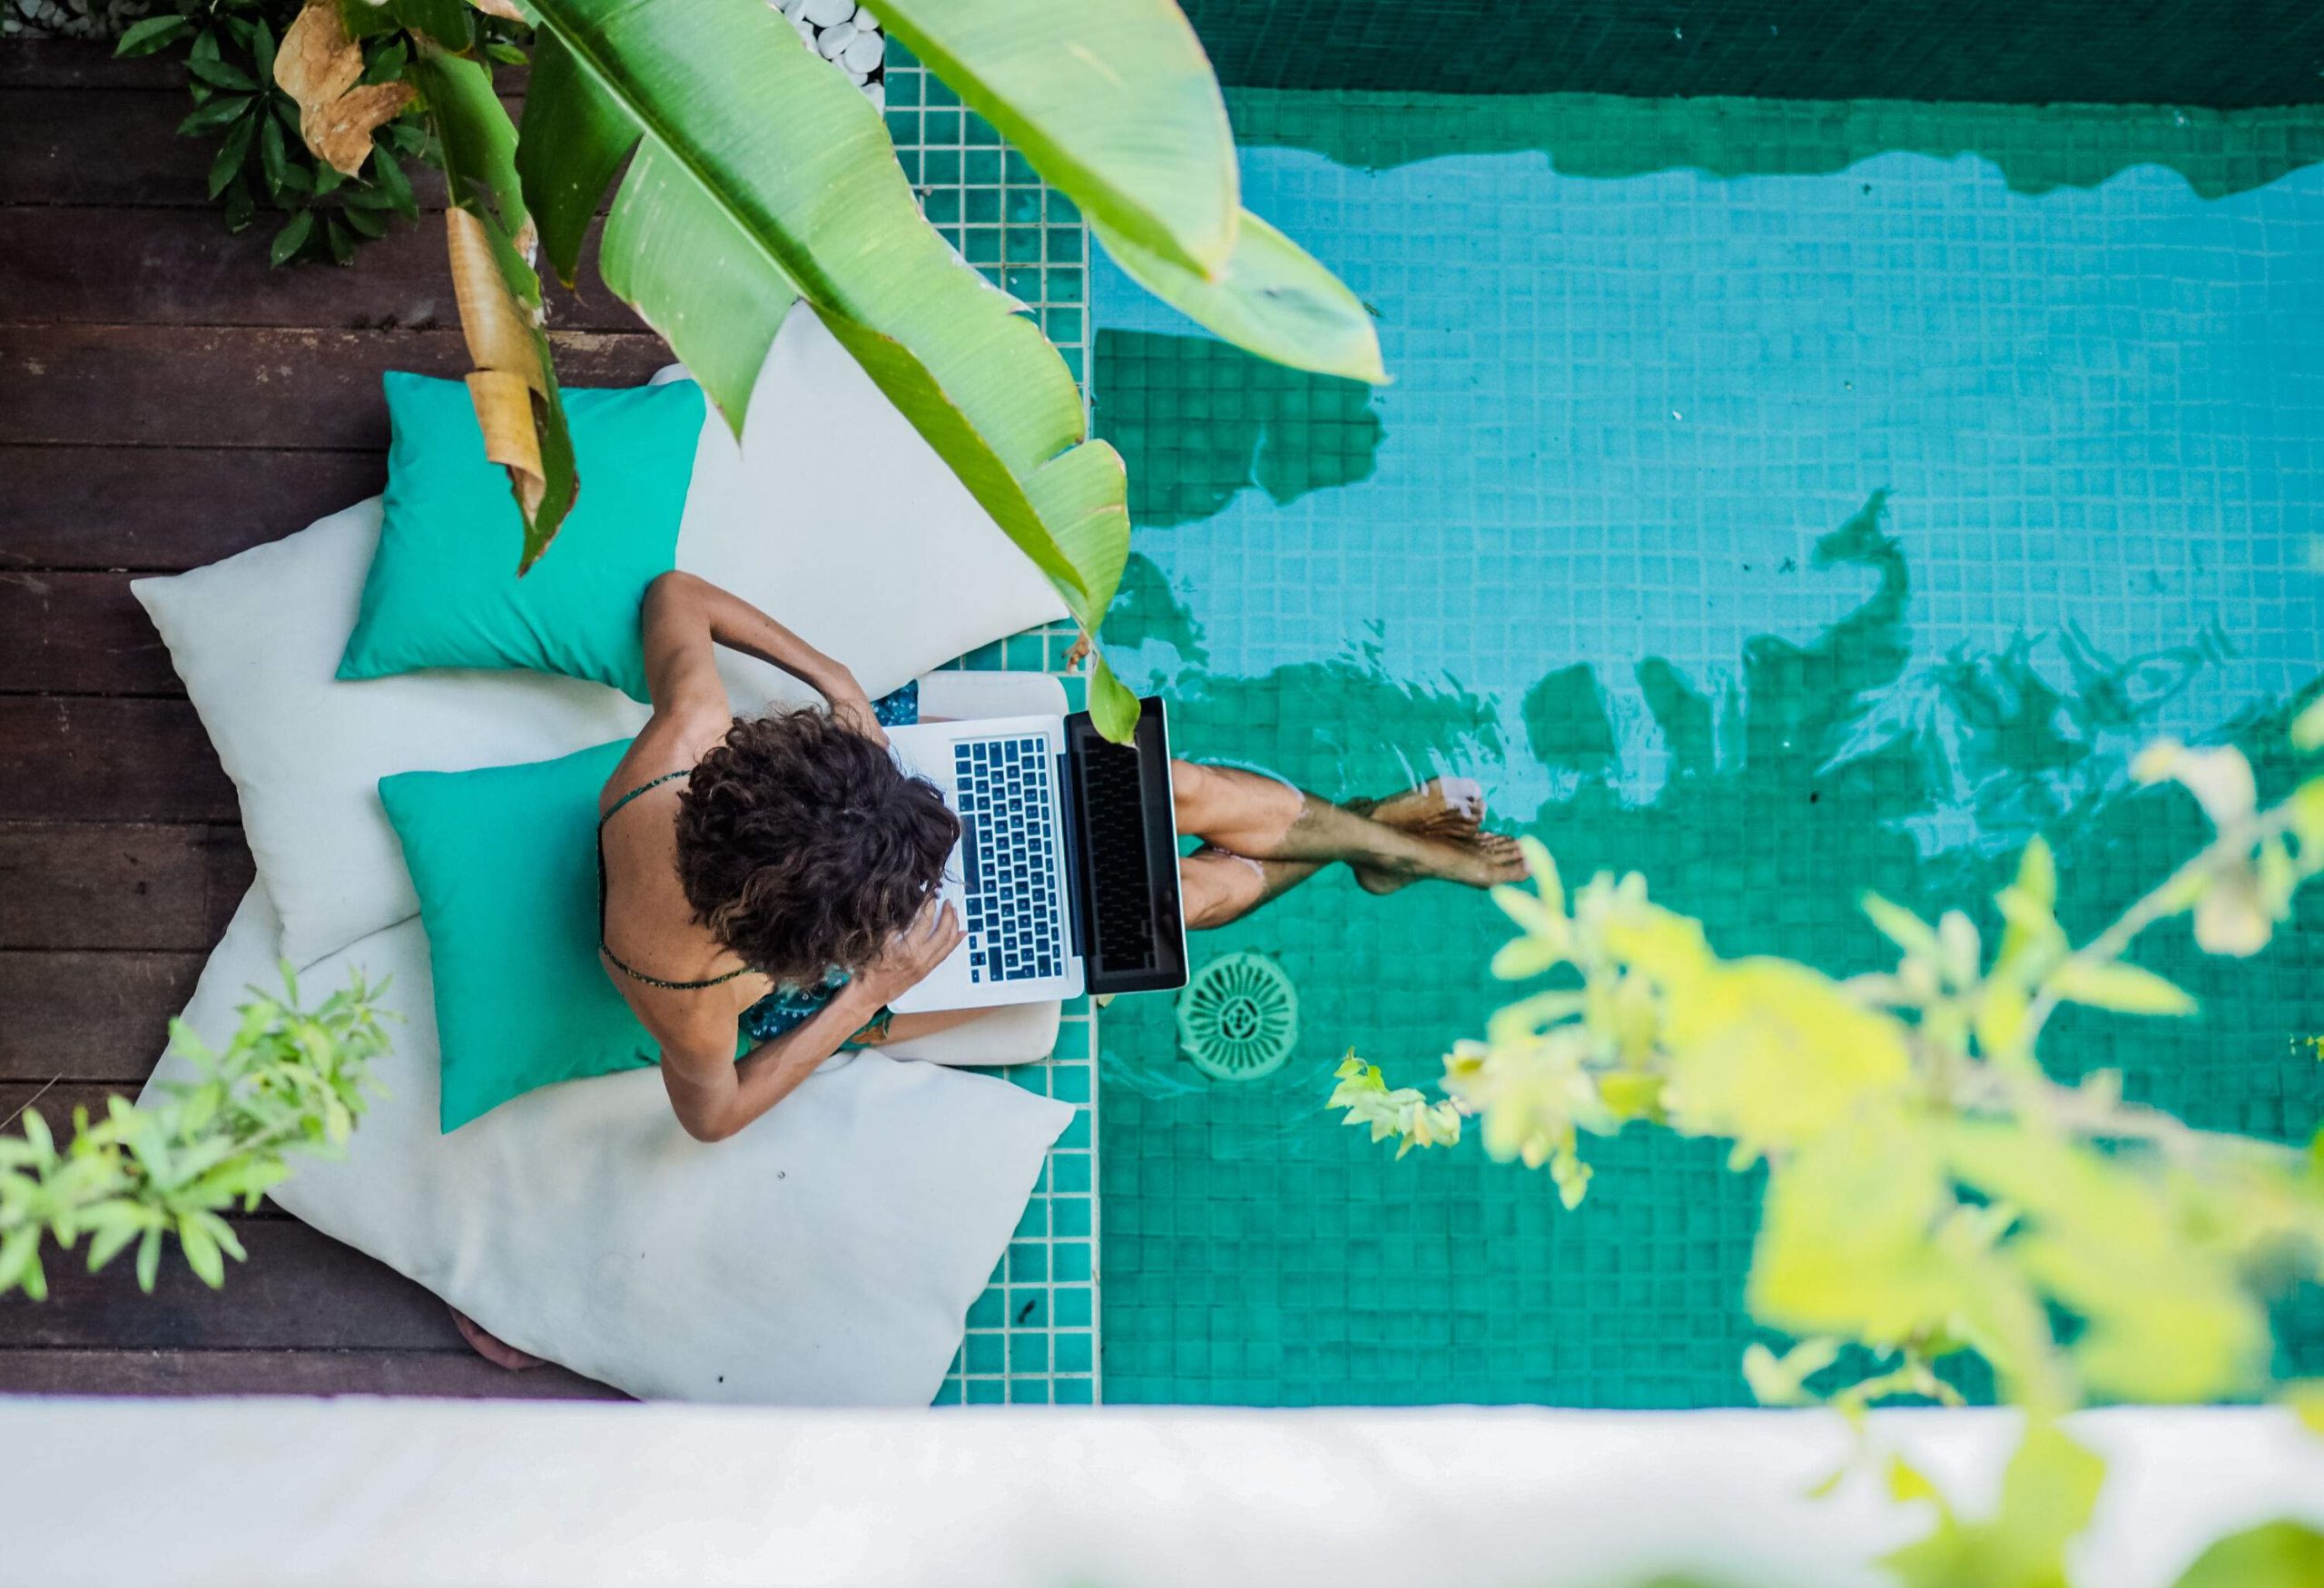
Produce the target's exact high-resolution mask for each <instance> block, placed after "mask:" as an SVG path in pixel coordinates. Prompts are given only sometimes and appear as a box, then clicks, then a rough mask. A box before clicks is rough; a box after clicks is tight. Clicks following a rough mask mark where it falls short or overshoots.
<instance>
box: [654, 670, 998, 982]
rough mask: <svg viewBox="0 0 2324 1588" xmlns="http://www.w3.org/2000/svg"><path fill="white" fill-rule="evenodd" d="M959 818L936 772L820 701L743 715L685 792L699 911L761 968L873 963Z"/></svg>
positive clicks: (802, 970)
mask: <svg viewBox="0 0 2324 1588" xmlns="http://www.w3.org/2000/svg"><path fill="white" fill-rule="evenodd" d="M959 837H960V821H959V819H958V818H956V817H955V816H954V815H953V814H952V813H951V812H950V810H949V809H947V808H946V806H945V804H944V796H943V795H942V794H939V793H938V792H937V790H936V786H935V785H934V784H931V783H930V782H929V781H928V780H927V779H925V778H921V777H914V776H912V775H911V774H908V773H906V772H905V771H903V769H902V768H901V767H900V766H898V765H897V764H896V762H895V759H894V757H892V756H891V755H889V753H888V752H887V751H886V750H885V749H884V748H882V747H881V745H877V744H875V743H873V742H872V740H870V739H868V738H866V737H864V736H863V735H862V734H859V733H856V732H855V731H853V730H852V729H851V728H849V727H847V726H845V725H842V724H841V723H838V722H836V721H834V720H833V719H832V717H831V716H830V715H827V714H825V713H823V712H821V711H812V710H811V711H793V712H777V713H773V714H771V715H766V716H760V717H746V718H743V719H740V720H738V721H737V722H736V723H735V724H734V727H733V728H732V729H730V730H729V731H728V732H727V735H726V737H725V740H724V742H723V743H721V744H720V745H717V746H716V747H715V748H714V749H713V750H712V751H711V752H710V753H709V754H708V755H704V757H703V758H702V759H701V761H699V762H698V763H696V764H695V765H694V773H693V775H692V776H691V777H690V778H689V779H688V781H687V783H686V788H685V793H684V795H682V796H681V797H680V799H679V801H678V879H679V882H680V883H682V884H683V885H684V889H685V894H686V901H687V902H689V903H691V904H692V905H693V906H694V918H695V919H696V920H697V921H699V922H701V923H702V924H703V925H704V926H706V927H708V928H709V929H710V930H711V932H713V933H714V934H715V935H716V937H717V939H718V941H719V942H722V943H724V944H725V945H726V947H728V948H729V949H731V950H733V951H734V952H735V953H736V954H738V955H740V956H741V957H742V959H743V961H744V962H746V963H747V964H749V965H750V966H751V967H752V968H753V970H757V971H761V972H764V973H765V974H767V975H769V976H772V977H773V978H774V979H775V980H776V981H778V982H782V983H784V984H786V985H793V986H812V985H814V984H815V983H817V982H819V981H822V979H823V977H824V976H825V975H827V974H828V973H829V972H831V970H832V968H833V967H837V968H838V969H840V970H843V971H848V972H855V971H860V970H862V968H863V967H864V966H865V965H867V964H870V963H871V962H872V960H873V958H874V957H876V956H877V955H878V953H879V952H880V951H881V948H882V947H883V946H884V945H885V944H886V942H887V941H888V939H889V938H890V937H891V936H893V935H894V934H895V933H896V932H900V931H901V930H902V929H903V928H904V927H906V926H908V925H910V924H911V921H912V918H913V917H914V916H916V915H918V914H919V913H920V912H921V907H922V906H923V905H924V904H925V903H926V902H927V900H928V896H929V893H931V890H933V889H934V888H935V886H936V884H937V883H938V882H939V881H940V880H941V878H942V876H943V874H944V863H945V860H946V859H947V858H948V857H949V856H950V853H951V852H952V845H953V843H954V842H955V841H956V840H957V839H958V838H959Z"/></svg>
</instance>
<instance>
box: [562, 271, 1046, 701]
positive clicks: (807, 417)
mask: <svg viewBox="0 0 2324 1588" xmlns="http://www.w3.org/2000/svg"><path fill="white" fill-rule="evenodd" d="M683 374H684V368H683V367H682V366H674V367H672V368H670V369H667V370H663V371H662V372H661V373H660V374H659V375H657V376H655V380H657V381H658V380H672V379H675V378H676V377H679V376H682V375H683ZM552 555H554V554H552ZM678 566H679V567H682V568H684V569H685V570H686V571H687V572H688V573H694V574H700V575H701V576H702V577H704V578H705V579H708V580H709V581H710V582H711V583H712V584H714V585H721V586H724V587H725V588H727V589H729V590H733V591H734V592H735V593H736V594H737V595H740V596H742V597H744V598H745V599H748V600H751V601H753V602H755V603H756V604H757V605H758V606H760V607H763V608H764V609H765V610H766V611H767V612H768V613H770V614H771V615H772V616H774V617H776V618H777V619H779V620H780V621H782V622H783V624H785V625H787V626H789V627H791V628H793V629H794V630H796V631H797V632H798V633H799V634H800V635H802V636H804V637H805V638H806V639H807V640H808V641H809V642H810V643H812V645H814V646H816V648H817V649H819V650H822V651H824V652H826V653H828V654H829V655H831V656H836V657H837V658H838V659H839V660H841V661H842V662H844V663H846V664H847V666H849V667H850V668H851V669H852V671H853V672H854V674H855V676H856V677H857V679H858V680H860V681H861V682H862V685H863V687H864V688H865V689H866V690H868V691H869V692H870V693H872V695H885V694H886V693H887V692H888V691H889V690H891V689H893V688H895V687H896V686H898V685H900V684H901V683H903V682H904V681H905V680H907V679H909V678H912V677H916V676H919V675H920V674H921V673H924V672H926V671H927V670H928V669H929V668H931V667H933V666H937V665H939V664H940V663H943V662H948V661H950V660H951V659H952V658H953V657H954V656H961V655H963V654H965V653H967V652H969V651H971V650H973V649H975V648H976V647H977V646H980V645H984V644H986V643H988V642H989V641H991V640H995V639H999V638H1000V637H1001V636H1004V635H1011V634H1015V633H1017V632H1019V630H1021V629H1026V628H1030V627H1032V626H1034V625H1035V624H1039V623H1048V622H1050V621H1052V620H1054V619H1057V618H1060V617H1063V616H1065V615H1066V612H1065V604H1064V602H1063V601H1061V600H1060V599H1059V597H1058V594H1057V592H1056V591H1055V590H1053V589H1051V588H1050V587H1049V581H1048V580H1047V579H1045V578H1044V577H1041V573H1040V570H1039V569H1038V568H1036V567H1034V566H1033V564H1032V562H1031V561H1030V559H1029V558H1028V557H1026V556H1025V555H1024V553H1022V552H1020V551H1019V550H1018V549H1017V548H1016V547H1015V546H1014V545H1013V544H1011V543H1010V541H1009V538H1008V537H1007V536H1005V535H1003V534H1002V533H1001V532H1000V527H999V526H998V525H996V524H994V523H993V521H992V519H991V518H990V517H988V516H987V515H986V513H985V511H984V509H983V508H980V507H979V506H977V503H976V498H973V497H971V496H970V495H969V492H968V488H966V487H965V486H963V485H961V484H960V481H959V480H958V479H957V478H954V477H953V475H952V471H951V470H950V469H947V468H945V466H944V463H943V460H942V459H940V458H938V457H937V456H936V453H935V450H934V449H932V448H931V447H930V446H929V444H928V443H927V442H926V441H924V440H922V439H921V436H920V432H919V431H917V430H915V429H912V428H911V421H910V420H909V419H905V418H904V417H903V415H902V414H901V413H899V412H897V411H896V409H895V406H894V405H893V404H892V403H891V402H889V400H888V399H887V398H886V397H885V396H884V395H882V394H881V390H880V389H879V388H878V387H877V386H874V385H873V384H872V378H871V377H870V376H869V375H866V374H865V373H864V372H863V370H862V368H861V367H860V366H859V365H858V364H857V363H856V362H855V360H853V359H852V358H851V357H849V355H848V352H847V350H846V349H844V348H842V347H841V346H840V345H839V343H838V341H837V340H834V339H833V338H832V333H831V332H830V331H828V330H825V329H824V328H823V322H822V321H820V320H818V319H816V318H815V314H814V311H812V310H811V309H809V308H808V307H807V306H806V305H805V304H804V303H801V304H799V305H798V306H797V307H795V308H793V310H792V311H791V314H790V317H789V318H788V319H786V320H785V321H783V329H782V330H780V331H779V332H777V333H776V335H775V339H774V345H773V348H772V349H770V350H769V351H768V353H767V359H766V362H765V364H764V365H763V366H762V368H761V369H760V370H759V379H758V384H757V385H756V386H755V387H754V388H753V390H752V393H751V407H750V413H749V418H748V420H747V422H746V423H745V425H744V427H743V439H742V442H741V444H740V445H739V446H738V445H737V444H736V443H735V440H734V432H733V431H732V430H731V429H728V428H727V426H726V421H725V420H724V419H722V418H720V417H719V415H718V413H717V412H716V410H715V409H712V410H711V411H709V412H708V413H707V414H706V415H705V417H704V421H703V435H702V445H701V447H700V449H698V450H697V451H696V452H695V454H694V484H693V486H692V488H690V489H689V490H688V491H687V493H686V509H685V517H684V518H682V519H681V520H680V521H679V526H678ZM719 668H720V671H721V673H722V674H723V675H724V676H725V679H726V684H727V692H728V694H729V695H733V696H734V699H735V701H736V703H737V706H738V709H745V710H747V709H751V708H753V707H754V706H756V705H760V704H762V703H763V702H765V701H768V700H783V701H792V702H797V701H801V700H805V699H810V698H812V696H811V695H809V693H808V691H807V690H806V688H805V686H803V685H802V684H800V683H799V682H798V681H797V680H796V679H794V678H793V677H792V676H790V675H789V674H787V673H783V672H782V671H781V670H779V669H777V668H774V667H771V666H767V664H765V663H763V662H760V661H755V660H753V658H751V657H749V656H737V655H735V654H734V653H732V652H727V653H723V654H722V655H721V656H720V658H719Z"/></svg>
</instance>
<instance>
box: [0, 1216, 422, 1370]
mask: <svg viewBox="0 0 2324 1588" xmlns="http://www.w3.org/2000/svg"><path fill="white" fill-rule="evenodd" d="M230 1222H231V1223H232V1224H233V1225H234V1233H235V1234H236V1235H237V1236H238V1237H240V1238H241V1242H242V1245H243V1247H244V1248H245V1249H246V1250H247V1251H248V1252H249V1254H250V1257H249V1260H248V1261H246V1262H240V1263H236V1262H229V1263H228V1264H227V1265H226V1282H225V1284H224V1286H223V1287H221V1288H219V1289H217V1290H212V1289H211V1288H210V1287H208V1286H206V1285H204V1284H203V1283H202V1281H201V1280H199V1279H197V1278H195V1277H194V1276H193V1272H192V1269H190V1268H188V1267H186V1265H185V1259H184V1258H183V1257H182V1256H181V1255H179V1253H178V1252H177V1251H176V1249H175V1248H174V1247H173V1248H172V1249H171V1251H170V1252H169V1254H168V1256H167V1257H166V1258H164V1259H163V1260H162V1271H161V1277H160V1280H159V1282H158V1283H157V1284H156V1285H155V1286H154V1287H153V1295H151V1296H147V1295H145V1294H144V1293H143V1291H141V1290H139V1289H138V1288H137V1277H136V1274H135V1271H134V1267H135V1266H134V1264H133V1262H132V1261H129V1260H126V1259H123V1260H117V1261H115V1262H114V1263H113V1264H111V1265H109V1266H108V1267H105V1268H104V1270H103V1272H101V1273H96V1274H92V1273H90V1272H88V1271H87V1269H86V1268H84V1267H83V1266H82V1265H81V1263H79V1262H78V1261H75V1260H73V1259H72V1258H70V1257H69V1255H68V1257H67V1258H66V1259H65V1260H64V1261H62V1262H56V1263H51V1264H50V1265H48V1267H49V1273H48V1287H49V1295H48V1299H47V1300H45V1301H38V1302H35V1301H28V1300H26V1299H25V1297H23V1296H21V1295H9V1296H5V1297H0V1351H6V1350H10V1349H17V1348H23V1347H40V1348H44V1349H59V1348H64V1349H74V1350H94V1349H104V1348H117V1347H123V1346H129V1347H136V1348H140V1349H144V1350H159V1351H167V1350H277V1351H281V1350H304V1349H316V1348H320V1349H325V1350H335V1351H458V1350H461V1349H464V1348H465V1346H466V1342H464V1341H463V1340H462V1339H461V1338H460V1336H459V1332H458V1330H457V1329H455V1328H454V1327H452V1319H451V1315H450V1313H449V1312H448V1311H447V1310H446V1308H445V1306H444V1304H443V1303H442V1302H441V1301H439V1300H438V1299H437V1298H436V1297H434V1296H432V1295H430V1294H428V1291H427V1290H426V1289H424V1288H422V1287H420V1286H418V1285H415V1284H414V1283H412V1282H411V1281H410V1280H409V1279H407V1278H405V1277H403V1276H402V1275H400V1274H399V1273H397V1272H396V1271H395V1270H394V1269H392V1268H389V1267H387V1266H386V1265H384V1264H382V1263H378V1262H374V1261H373V1260H372V1259H371V1258H367V1257H365V1256H364V1255H363V1254H362V1253H361V1252H359V1251H357V1250H356V1249H355V1248H352V1247H347V1246H341V1245H340V1243H339V1242H337V1241H335V1240H332V1239H331V1238H330V1237H328V1236H326V1235H324V1234H322V1233H321V1232H320V1231H319V1230H316V1229H313V1228H310V1227H309V1226H307V1225H304V1224H301V1223H300V1222H299V1221H298V1220H296V1219H291V1218H232V1219H231V1220H230Z"/></svg>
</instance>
